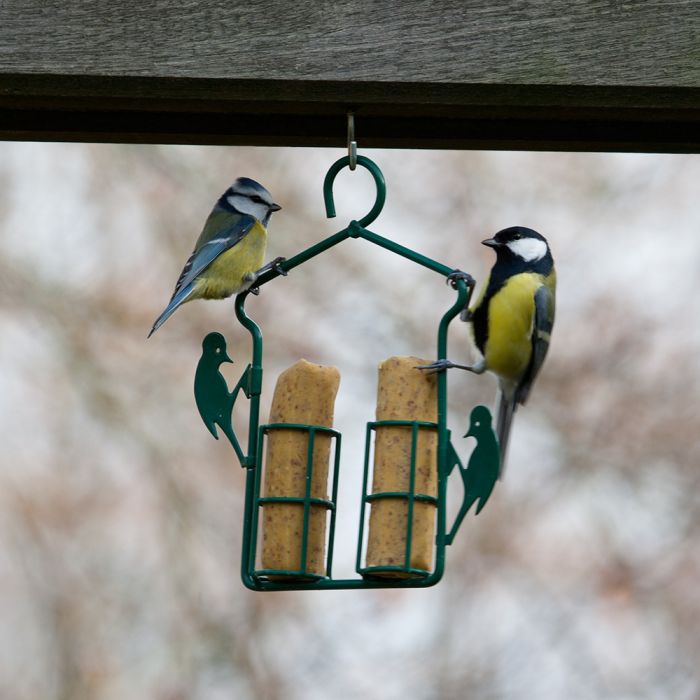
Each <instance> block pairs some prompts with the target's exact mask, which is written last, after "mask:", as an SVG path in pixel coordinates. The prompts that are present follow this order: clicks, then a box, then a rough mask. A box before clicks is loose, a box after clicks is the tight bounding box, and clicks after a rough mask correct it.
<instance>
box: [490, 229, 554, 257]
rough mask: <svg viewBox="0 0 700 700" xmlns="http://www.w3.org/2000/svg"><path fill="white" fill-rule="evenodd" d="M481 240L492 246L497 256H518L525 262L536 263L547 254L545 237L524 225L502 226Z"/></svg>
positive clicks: (547, 247)
mask: <svg viewBox="0 0 700 700" xmlns="http://www.w3.org/2000/svg"><path fill="white" fill-rule="evenodd" d="M481 242H482V243H483V245H486V246H489V248H493V249H494V250H495V251H496V255H498V257H499V258H501V257H506V258H520V259H521V260H523V261H525V262H526V263H536V262H538V261H540V260H542V259H543V258H545V257H546V256H547V255H548V254H549V245H548V244H547V239H546V238H545V237H544V236H542V235H541V234H539V233H537V231H534V230H533V229H531V228H525V226H511V227H510V228H504V229H503V230H502V231H499V232H498V233H497V234H496V235H495V236H494V237H493V238H487V239H486V240H485V241H481Z"/></svg>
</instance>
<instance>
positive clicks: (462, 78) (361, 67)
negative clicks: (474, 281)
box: [0, 0, 700, 151]
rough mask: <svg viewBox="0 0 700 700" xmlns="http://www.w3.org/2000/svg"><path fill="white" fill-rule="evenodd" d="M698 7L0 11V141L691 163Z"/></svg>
mask: <svg viewBox="0 0 700 700" xmlns="http://www.w3.org/2000/svg"><path fill="white" fill-rule="evenodd" d="M698 37H700V1H699V0H674V1H666V2H653V1H645V2H625V3H623V2H612V1H611V2H598V1H593V0H592V1H589V2H564V1H563V0H553V1H551V2H547V3H545V2H542V3H534V2H521V1H516V0H510V1H509V2H506V3H487V2H485V0H459V1H456V0H445V1H443V2H437V1H433V2H429V1H425V0H423V1H420V0H404V1H403V2H400V3H383V2H379V1H378V0H354V1H341V0H339V1H336V2H329V1H328V0H320V1H319V0H317V1H316V2H304V1H303V0H298V1H297V2H295V3H290V2H286V1H284V2H283V1H282V0H272V1H271V2H265V3H263V2H260V0H248V1H247V2H245V3H235V2H231V1H230V0H227V1H226V2H223V1H222V0H197V1H194V0H185V1H183V2H179V3H167V2H155V3H147V2H141V3H136V2H134V1H133V0H112V2H110V3H86V2H83V1H82V0H63V1H62V2H58V1H57V0H50V1H46V0H42V1H39V0H24V1H21V0H0V138H11V139H51V140H54V139H55V140H94V141H135V142H182V143H221V144H248V143H255V144H260V145H278V144H286V145H342V143H343V141H344V119H343V115H344V114H345V112H346V111H347V110H348V109H349V108H354V109H356V110H357V111H358V132H359V137H360V138H361V139H362V141H361V146H362V145H364V146H365V147H369V146H396V147H406V146H412V147H440V148H442V147H444V148H474V147H486V148H546V149H574V150H647V151H655V150H661V151H694V150H697V147H698V143H699V142H700V136H699V133H698V132H700V129H698V126H699V125H700V40H699V39H698Z"/></svg>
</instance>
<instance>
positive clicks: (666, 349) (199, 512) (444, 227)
mask: <svg viewBox="0 0 700 700" xmlns="http://www.w3.org/2000/svg"><path fill="white" fill-rule="evenodd" d="M360 145H361V144H360ZM341 155H343V154H342V152H341V151H340V150H339V151H337V152H335V151H330V150H311V149H308V150H306V149H253V148H213V147H208V148H207V147H174V146H162V147H157V146H109V145H77V144H31V143H5V144H0V334H1V335H0V337H1V341H0V410H1V415H2V428H1V429H2V438H1V439H2V460H1V465H0V614H1V616H2V620H3V624H2V626H1V627H0V630H1V631H0V697H2V698H12V699H13V700H25V699H26V700H34V699H35V698H47V699H51V700H53V699H54V698H55V699H56V700H82V699H83V698H86V699H87V698H99V699H103V698H104V699H110V700H111V699H113V698H114V699H116V698H119V699H121V698H125V697H128V698H154V699H155V700H180V699H185V698H187V699H189V698H195V699H202V700H210V699H211V700H218V698H240V699H242V700H247V699H248V698H256V699H260V700H268V699H269V700H276V699H277V698H285V699H287V698H291V699H298V700H301V699H303V700H314V699H316V698H319V699H320V698H327V697H338V698H343V699H344V698H348V699H351V698H360V697H370V698H376V699H377V700H394V699H396V700H398V699H400V698H404V697H407V696H410V697H413V698H416V699H418V700H433V699H434V700H438V699H447V700H451V699H453V698H454V699H459V698H470V699H475V700H480V699H487V698H513V699H519V698H562V697H566V698H572V699H578V698H581V699H587V698H596V699H599V698H615V699H618V698H620V699H622V698H630V699H632V698H635V699H639V698H673V699H674V700H683V699H686V698H687V699H688V700H692V699H694V698H698V697H700V671H698V666H697V660H698V658H700V499H698V496H697V493H698V491H699V484H698V481H699V478H700V477H699V475H700V470H699V469H698V465H699V464H700V446H699V443H698V435H699V434H700V361H699V360H698V357H699V356H700V355H699V351H700V330H699V328H700V327H699V326H698V323H697V313H696V312H695V307H696V305H697V304H696V300H697V292H698V269H700V235H699V234H700V208H699V207H698V203H697V183H698V182H700V159H699V158H698V157H697V156H675V155H674V156H671V155H668V156H659V155H620V154H552V153H495V152H493V153H492V152H463V153H453V152H430V151H425V152H399V151H373V152H366V153H365V155H369V156H370V157H372V158H373V159H375V160H376V161H377V163H378V164H379V165H380V167H382V169H383V170H384V173H385V176H386V178H387V183H388V199H387V206H386V208H385V210H384V213H383V214H382V215H381V216H380V218H379V219H378V220H377V221H376V222H375V223H374V224H373V225H372V226H371V228H372V230H374V231H377V232H378V233H381V234H383V235H385V236H388V237H390V238H393V239H394V240H396V241H398V242H400V243H403V244H405V245H408V246H410V247H413V248H415V249H417V250H419V251H421V252H423V253H425V254H427V255H430V256H431V257H434V258H436V259H438V260H440V261H441V262H444V263H446V264H449V265H452V266H454V267H459V268H460V269H463V270H468V271H469V272H471V273H472V274H473V275H474V276H475V277H476V278H477V280H480V281H483V280H484V278H485V275H486V272H487V270H488V269H489V267H490V266H491V264H492V253H491V251H488V250H486V249H485V248H483V247H482V246H480V245H479V241H480V240H482V239H483V238H485V237H487V236H490V235H492V234H493V233H494V232H495V231H497V230H498V229H500V228H503V227H505V226H510V225H514V224H521V225H526V226H530V227H532V228H535V229H537V230H539V231H540V232H542V233H543V234H544V235H546V236H547V237H548V239H549V241H550V244H551V246H552V249H553V251H554V256H555V260H556V262H557V268H558V273H559V296H558V309H557V314H558V315H557V323H556V326H555V331H554V338H553V344H552V348H551V351H550V355H549V358H548V361H547V363H546V364H545V368H544V370H543V373H542V375H541V377H540V378H539V380H538V383H537V385H536V387H535V390H534V392H533V396H532V399H531V401H530V403H529V404H528V406H527V407H526V408H525V409H523V410H521V411H519V413H518V416H517V418H516V421H515V427H514V432H513V437H512V441H511V447H510V456H509V469H508V473H507V476H506V479H505V480H504V481H502V482H501V483H499V484H498V486H497V488H496V490H495V492H494V495H493V496H492V500H491V502H490V504H489V506H488V507H487V508H486V509H485V510H484V512H483V513H482V514H481V515H480V516H479V517H478V518H474V517H473V516H471V515H470V516H469V517H468V518H467V519H466V520H465V522H464V524H463V526H462V530H461V531H460V534H459V536H458V538H457V541H456V542H455V545H454V546H453V547H452V548H450V549H448V551H447V573H446V575H445V578H444V580H443V582H442V583H441V584H439V585H438V586H437V587H435V588H432V589H427V590H418V591H390V590H389V591H367V592H362V591H361V592H344V591H340V592H335V591H330V592H323V593H315V594H310V593H285V594H279V593H272V594H256V593H252V592H249V591H247V590H246V589H245V588H244V587H243V586H242V584H241V582H240V579H239V571H238V569H239V562H240V537H241V518H242V485H243V481H244V474H243V473H242V470H241V469H240V467H239V466H238V465H237V464H236V461H235V458H234V455H233V452H232V450H231V448H230V446H229V445H228V444H227V443H225V442H223V441H219V442H216V441H214V440H213V439H211V436H210V435H209V434H208V433H207V432H206V430H205V428H204V426H203V425H202V424H201V422H200V420H199V416H198V414H197V410H196V407H195V404H194V399H193V396H192V382H193V376H194V369H195V366H196V363H197V360H198V358H199V354H200V343H201V339H202V337H203V336H204V334H205V333H206V332H208V331H210V330H220V331H222V332H224V333H225V334H226V336H227V338H228V341H229V349H230V351H231V354H232V357H233V358H234V360H235V361H236V364H235V365H234V366H233V367H232V368H231V367H229V368H228V370H227V371H228V373H229V374H228V376H229V378H230V379H233V380H235V379H236V378H237V377H238V375H239V373H240V371H241V370H242V368H243V367H244V366H245V363H246V362H247V361H248V359H249V353H250V348H249V338H248V336H247V334H246V333H245V332H243V330H242V329H241V328H240V327H239V326H238V325H237V324H236V323H235V322H234V317H233V302H232V301H231V300H228V301H224V302H193V303H192V304H187V305H185V306H184V307H182V308H181V309H180V310H179V311H178V312H177V313H176V314H175V315H174V316H173V317H172V318H171V319H170V320H169V321H168V323H167V324H166V325H165V326H164V327H163V328H162V329H161V330H160V331H158V333H157V334H156V335H154V336H153V337H152V338H151V339H150V340H148V341H146V334H147V333H148V330H149V329H150V327H151V324H152V322H153V319H154V318H155V317H156V315H157V314H158V313H159V312H160V311H161V309H162V308H163V306H164V305H165V303H166V302H167V300H168V298H169V296H170V293H171V291H172V288H173V285H174V283H175V280H176V278H177V275H178V274H179V272H180V269H181V267H182V265H183V263H184V261H185V260H186V259H187V256H188V255H189V253H190V251H191V248H192V245H193V243H194V240H195V238H196V236H197V235H198V234H199V231H200V229H201V226H202V224H203V222H204V219H205V217H206V216H207V214H208V213H209V210H210V208H211V206H212V204H213V203H214V201H215V199H216V198H217V197H218V195H219V194H220V193H221V192H222V191H223V190H224V189H225V188H226V187H227V186H228V184H230V182H231V181H232V180H233V179H234V178H235V177H237V176H239V175H247V176H249V177H253V178H255V179H257V180H259V181H261V182H262V183H263V184H264V185H266V186H267V187H268V189H269V190H270V191H271V192H272V194H273V196H274V197H275V200H276V201H278V202H279V203H280V204H282V206H283V207H284V208H283V210H282V211H281V212H280V213H278V214H275V216H274V217H273V218H272V222H271V226H270V245H269V248H268V258H272V257H274V256H277V255H285V256H290V255H292V254H294V253H295V252H298V251H299V250H300V249H302V248H304V247H306V246H308V245H310V244H311V243H313V242H315V241H317V240H320V239H321V238H322V237H324V236H326V235H328V234H329V233H332V232H334V231H336V230H338V229H339V228H341V227H343V226H345V225H346V223H347V221H348V220H349V219H350V218H358V217H360V216H362V215H363V214H364V213H365V212H366V211H367V210H368V208H369V207H370V206H371V203H372V201H373V196H374V195H373V185H372V182H371V178H370V177H369V175H367V174H366V173H364V172H361V171H359V170H358V171H357V172H355V173H350V172H348V171H344V172H343V173H341V175H340V176H339V177H338V180H337V181H336V190H335V191H336V199H337V204H338V218H337V219H336V220H330V221H329V220H326V219H325V217H324V212H323V203H322V197H321V187H322V182H323V177H324V175H325V172H326V170H327V168H328V167H329V166H330V164H331V163H332V162H333V161H334V160H335V158H336V157H339V156H341ZM453 294H454V293H453V292H452V291H451V290H450V289H449V288H448V287H446V286H445V284H444V281H443V279H442V278H440V277H439V276H438V275H436V274H434V273H430V272H429V271H425V270H422V269H418V268H417V267H415V266H413V265H411V264H410V263H408V262H407V261H405V260H402V259H398V258H395V257H393V256H391V255H390V254H389V253H386V252H384V251H381V250H378V249H375V248H374V247H372V246H370V245H369V244H367V243H366V242H363V241H355V240H351V241H347V242H345V243H344V244H343V245H342V246H339V247H338V248H336V249H333V250H332V251H330V252H328V253H327V254H325V255H323V256H322V257H320V258H317V259H315V260H314V261H313V262H311V263H309V264H307V265H305V266H303V267H301V268H298V269H296V270H294V271H292V273H290V275H289V276H288V277H287V278H283V279H279V280H275V281H274V282H273V283H272V284H269V285H266V286H265V287H264V289H263V290H262V293H261V295H260V297H258V298H255V299H251V300H250V301H249V303H248V305H247V307H248V309H249V311H250V313H251V314H252V315H253V316H254V317H255V318H256V319H258V320H259V322H260V324H261V326H262V328H263V331H264V334H265V372H266V374H265V393H264V397H263V409H262V413H261V417H262V418H263V419H266V417H267V410H268V407H269V401H270V398H271V391H272V387H273V386H274V381H275V379H276V377H277V375H278V373H279V372H280V371H281V370H282V369H284V368H285V367H287V366H289V365H290V364H291V363H292V362H294V361H295V360H296V359H298V358H299V357H305V358H306V359H308V360H311V361H315V362H320V363H327V364H335V365H336V366H338V367H339V369H340V370H341V373H342V381H341V387H340V392H339V399H338V406H337V420H336V425H337V427H338V428H339V429H340V430H342V431H343V434H344V450H345V451H344V455H343V462H342V468H341V488H344V490H343V496H342V499H341V513H342V514H343V515H345V516H346V517H340V516H339V517H340V522H339V536H340V538H341V543H340V544H339V548H338V552H337V558H338V564H339V566H338V571H337V573H338V574H350V570H351V566H352V561H350V563H349V564H348V565H346V568H345V569H343V565H342V563H341V557H346V558H349V559H350V560H351V559H352V550H353V547H354V536H355V530H356V522H355V521H354V517H356V516H355V513H356V512H357V510H358V508H359V493H360V489H359V483H360V482H359V471H360V470H361V464H362V460H361V455H362V445H361V444H360V443H361V440H362V438H363V433H364V423H365V421H367V420H371V419H373V416H374V400H375V395H374V393H375V391H376V365H377V364H378V363H379V362H380V361H381V360H383V359H384V358H385V357H387V356H389V355H394V354H416V355H419V356H423V357H425V358H432V357H433V356H434V352H435V350H434V344H435V332H436V328H437V322H438V320H439V318H440V316H441V315H442V313H443V312H444V309H445V308H446V307H447V305H448V304H450V303H451V302H452V299H453ZM468 353H469V345H468V335H467V332H466V328H465V326H464V325H462V324H460V327H458V328H455V329H454V332H453V333H452V341H451V347H450V356H451V357H452V359H455V360H460V359H462V360H466V359H467V358H468ZM494 394H495V380H494V379H493V378H491V377H486V376H484V377H473V376H470V375H467V373H459V372H455V374H451V375H450V410H451V414H450V427H451V428H452V429H453V431H454V434H455V435H460V434H463V432H464V431H465V430H466V428H467V425H468V415H469V410H470V409H471V407H472V406H473V405H474V404H475V403H476V402H477V401H484V402H487V403H490V402H491V401H492V399H493V396H494ZM242 403H245V402H242ZM240 408H241V406H239V409H240ZM244 415H245V414H244V413H240V414H239V416H238V418H239V419H240V418H241V417H244ZM457 440H458V441H459V439H457ZM461 447H462V448H463V450H464V454H466V453H467V450H468V448H469V447H470V446H469V444H468V442H467V441H463V443H462V444H461ZM453 479H457V481H459V479H458V477H457V476H454V477H453ZM459 497H460V491H459V487H458V488H457V490H456V492H455V498H456V499H457V500H458V499H459Z"/></svg>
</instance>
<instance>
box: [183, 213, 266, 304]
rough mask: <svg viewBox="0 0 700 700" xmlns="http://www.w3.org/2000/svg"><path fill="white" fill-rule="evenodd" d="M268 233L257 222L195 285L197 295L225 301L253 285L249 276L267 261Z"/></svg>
mask: <svg viewBox="0 0 700 700" xmlns="http://www.w3.org/2000/svg"><path fill="white" fill-rule="evenodd" d="M266 246H267V231H266V230H265V227H264V226H263V225H262V224H261V223H260V222H259V221H257V222H256V223H255V225H254V226H253V227H252V228H251V229H250V231H248V233H247V234H246V235H245V236H244V237H243V238H242V239H241V240H240V241H238V243H236V245H234V246H233V247H232V248H229V249H228V250H226V251H224V252H223V253H222V254H221V255H219V257H218V258H216V260H214V262H213V263H212V264H211V265H210V266H209V267H208V268H207V269H206V270H205V271H204V272H203V273H202V274H201V275H200V277H199V279H198V280H197V281H196V282H195V296H197V297H202V298H204V299H223V298H225V297H229V296H231V295H232V294H238V292H242V291H243V290H244V289H247V288H248V287H249V286H250V281H249V280H246V275H248V274H250V273H252V272H256V271H257V270H259V269H260V268H261V267H262V266H263V262H264V261H265V248H266Z"/></svg>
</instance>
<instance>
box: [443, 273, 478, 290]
mask: <svg viewBox="0 0 700 700" xmlns="http://www.w3.org/2000/svg"><path fill="white" fill-rule="evenodd" d="M458 280H462V281H463V282H464V283H465V284H466V285H467V288H469V289H473V288H474V287H475V286H476V280H475V279H474V278H473V277H472V276H471V275H470V274H469V273H468V272H462V270H453V271H452V272H450V274H449V275H447V278H446V279H445V284H451V285H452V288H453V289H457V281H458Z"/></svg>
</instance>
